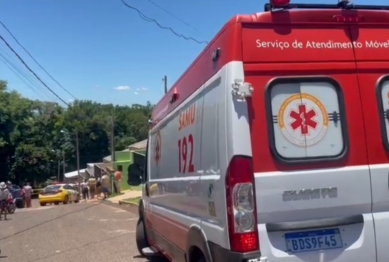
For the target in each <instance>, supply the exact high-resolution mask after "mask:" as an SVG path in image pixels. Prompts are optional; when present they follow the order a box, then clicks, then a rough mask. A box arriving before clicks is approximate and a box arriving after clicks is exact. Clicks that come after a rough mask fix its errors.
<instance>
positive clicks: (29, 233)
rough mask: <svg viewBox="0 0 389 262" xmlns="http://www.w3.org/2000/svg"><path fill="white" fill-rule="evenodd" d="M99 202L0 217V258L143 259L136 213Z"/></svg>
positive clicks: (63, 261)
mask: <svg viewBox="0 0 389 262" xmlns="http://www.w3.org/2000/svg"><path fill="white" fill-rule="evenodd" d="M118 207H119V206H118ZM118 207H114V206H112V205H107V204H103V203H97V202H95V203H83V202H81V203H78V204H69V205H62V204H61V205H59V206H54V205H52V206H47V207H38V206H37V203H36V202H35V203H33V208H30V209H20V210H17V211H16V213H15V214H12V215H10V217H9V220H7V221H4V220H2V221H0V249H1V256H0V261H1V262H35V261H40V262H53V261H55V262H71V261H82V262H100V261H101V262H105V261H110V262H127V261H138V262H145V261H147V259H145V258H140V257H138V251H137V249H136V245H135V226H136V222H137V216H136V215H135V214H133V213H130V212H128V211H125V210H123V209H121V208H118Z"/></svg>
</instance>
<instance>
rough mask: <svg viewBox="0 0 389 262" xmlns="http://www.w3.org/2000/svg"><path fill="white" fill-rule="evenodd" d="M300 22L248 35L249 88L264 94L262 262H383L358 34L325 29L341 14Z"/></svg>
mask: <svg viewBox="0 0 389 262" xmlns="http://www.w3.org/2000/svg"><path fill="white" fill-rule="evenodd" d="M296 12H298V13H297V14H296ZM296 12H293V11H290V12H289V13H288V19H285V18H284V19H280V20H277V17H275V16H277V15H276V14H271V16H272V17H271V20H270V19H269V23H264V24H261V23H257V24H248V25H243V28H242V38H243V39H242V42H243V61H244V70H245V81H246V82H248V83H250V84H252V86H253V88H254V92H253V95H252V97H251V98H250V99H249V101H248V107H249V108H248V109H249V114H250V125H251V144H252V154H253V156H252V157H253V168H254V173H255V174H254V175H255V187H256V190H255V193H256V207H257V218H258V221H257V222H258V230H259V242H260V249H261V254H262V256H264V257H267V258H268V260H269V261H284V262H297V261H337V262H349V261H376V256H375V253H376V250H375V234H374V223H373V218H372V214H371V205H372V200H371V182H370V173H369V167H368V165H367V153H366V141H365V133H364V122H363V113H362V105H361V97H360V93H359V89H358V88H359V87H358V78H357V75H356V66H355V62H354V53H353V45H354V43H353V41H352V38H351V36H350V34H349V27H348V25H345V24H344V23H339V24H336V23H331V24H329V23H328V21H327V22H325V21H324V20H322V22H323V23H321V21H319V20H320V19H327V18H328V19H332V18H333V17H334V15H341V14H342V12H341V11H337V10H335V11H334V10H331V11H328V12H327V11H322V10H321V11H314V10H309V11H303V10H299V11H296ZM281 15H282V14H281ZM307 17H308V18H307ZM306 18H307V19H306ZM304 19H306V21H309V22H303V21H304ZM315 19H319V20H318V21H317V23H315ZM258 20H260V19H258ZM263 20H266V17H265V18H263ZM276 21H284V22H280V23H279V24H277V23H276ZM293 21H299V23H297V22H296V23H295V24H294V23H293ZM331 21H332V20H331ZM282 23H284V24H282Z"/></svg>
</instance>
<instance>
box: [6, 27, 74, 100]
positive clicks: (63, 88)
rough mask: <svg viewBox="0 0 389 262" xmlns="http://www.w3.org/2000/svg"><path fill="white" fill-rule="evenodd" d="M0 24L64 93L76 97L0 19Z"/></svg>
mask: <svg viewBox="0 0 389 262" xmlns="http://www.w3.org/2000/svg"><path fill="white" fill-rule="evenodd" d="M0 24H1V25H2V26H3V27H4V29H5V30H7V32H8V33H9V34H10V35H11V37H12V38H13V39H14V40H15V42H16V43H17V44H18V45H19V46H20V47H21V48H22V49H23V50H24V51H25V52H26V53H27V54H28V55H29V57H31V59H32V60H33V61H34V62H35V63H36V64H37V65H38V66H39V67H40V68H41V69H42V70H43V71H44V72H45V73H46V74H47V75H48V76H49V77H50V78H51V79H52V80H53V81H54V82H56V83H57V84H58V85H59V86H60V87H61V88H62V90H64V91H65V92H66V93H68V95H70V96H71V97H73V98H74V99H76V97H75V96H74V95H72V94H71V93H70V92H69V91H68V90H67V89H66V88H65V87H63V86H62V85H61V84H60V83H59V82H58V81H57V80H56V79H55V78H54V77H53V76H51V74H50V73H49V72H47V70H46V69H45V68H44V67H43V66H42V65H41V64H40V63H38V61H36V59H35V58H34V57H33V56H32V55H31V53H30V52H28V50H27V49H26V48H25V47H24V46H23V45H22V44H21V43H20V42H19V41H18V39H17V38H16V37H15V36H14V35H13V34H12V32H11V31H10V30H9V29H8V27H7V26H6V25H5V24H3V22H1V21H0Z"/></svg>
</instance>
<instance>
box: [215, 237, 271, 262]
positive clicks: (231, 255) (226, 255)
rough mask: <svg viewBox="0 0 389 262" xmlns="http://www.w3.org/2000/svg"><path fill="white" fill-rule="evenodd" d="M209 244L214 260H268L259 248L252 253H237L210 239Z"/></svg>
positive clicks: (262, 261)
mask: <svg viewBox="0 0 389 262" xmlns="http://www.w3.org/2000/svg"><path fill="white" fill-rule="evenodd" d="M208 246H209V250H210V251H211V256H212V260H213V261H231V262H267V259H266V258H261V252H260V251H259V250H258V251H255V252H250V253H237V252H233V251H231V250H228V249H225V248H224V247H221V246H219V245H216V244H215V243H213V242H210V241H208Z"/></svg>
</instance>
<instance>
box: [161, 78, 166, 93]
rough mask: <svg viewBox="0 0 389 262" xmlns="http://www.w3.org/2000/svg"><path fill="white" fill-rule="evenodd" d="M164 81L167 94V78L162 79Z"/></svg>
mask: <svg viewBox="0 0 389 262" xmlns="http://www.w3.org/2000/svg"><path fill="white" fill-rule="evenodd" d="M162 81H163V86H164V88H165V94H166V93H167V76H164V78H162Z"/></svg>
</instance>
